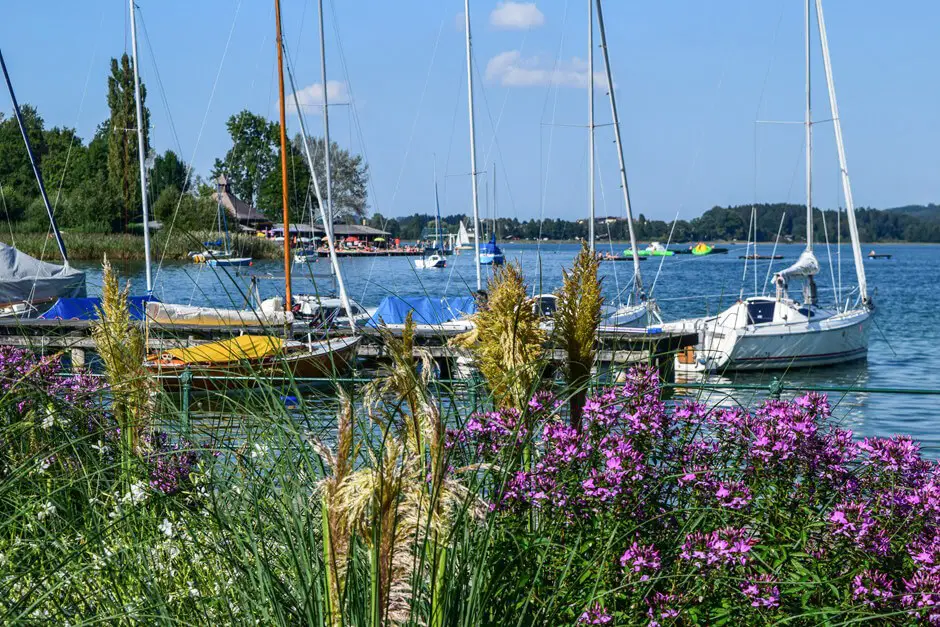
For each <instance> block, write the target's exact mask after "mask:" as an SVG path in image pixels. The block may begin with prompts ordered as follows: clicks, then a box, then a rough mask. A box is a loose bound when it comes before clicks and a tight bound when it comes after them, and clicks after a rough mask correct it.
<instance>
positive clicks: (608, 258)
mask: <svg viewBox="0 0 940 627" xmlns="http://www.w3.org/2000/svg"><path fill="white" fill-rule="evenodd" d="M598 259H600V260H601V261H633V255H611V254H610V253H606V254H603V255H599V256H598ZM637 259H639V260H640V261H646V257H637Z"/></svg>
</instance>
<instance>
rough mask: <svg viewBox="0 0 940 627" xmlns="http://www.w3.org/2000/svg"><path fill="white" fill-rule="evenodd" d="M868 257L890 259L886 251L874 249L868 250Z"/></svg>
mask: <svg viewBox="0 0 940 627" xmlns="http://www.w3.org/2000/svg"><path fill="white" fill-rule="evenodd" d="M868 258H869V259H891V255H889V254H887V253H876V252H875V251H873V250H871V251H869V252H868Z"/></svg>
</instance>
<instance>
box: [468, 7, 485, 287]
mask: <svg viewBox="0 0 940 627" xmlns="http://www.w3.org/2000/svg"><path fill="white" fill-rule="evenodd" d="M464 24H465V27H466V35H467V106H468V108H469V110H470V181H471V183H470V185H471V189H472V194H473V244H474V248H476V254H475V255H474V259H475V260H476V271H477V290H482V289H483V273H482V271H481V270H480V200H479V198H477V136H476V132H475V130H474V124H473V122H474V113H473V44H472V43H471V41H470V0H464Z"/></svg>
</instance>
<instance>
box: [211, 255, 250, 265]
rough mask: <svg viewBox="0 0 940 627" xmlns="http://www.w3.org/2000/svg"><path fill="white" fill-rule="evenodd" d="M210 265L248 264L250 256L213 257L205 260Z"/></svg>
mask: <svg viewBox="0 0 940 627" xmlns="http://www.w3.org/2000/svg"><path fill="white" fill-rule="evenodd" d="M206 263H207V264H208V265H210V266H242V267H244V266H250V265H251V264H252V259H251V257H222V258H217V257H213V258H212V259H209V260H208V261H207V262H206Z"/></svg>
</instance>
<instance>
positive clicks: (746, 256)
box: [738, 254, 783, 261]
mask: <svg viewBox="0 0 940 627" xmlns="http://www.w3.org/2000/svg"><path fill="white" fill-rule="evenodd" d="M738 259H751V260H755V261H756V260H759V259H783V255H757V254H751V255H741V256H739V257H738Z"/></svg>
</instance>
